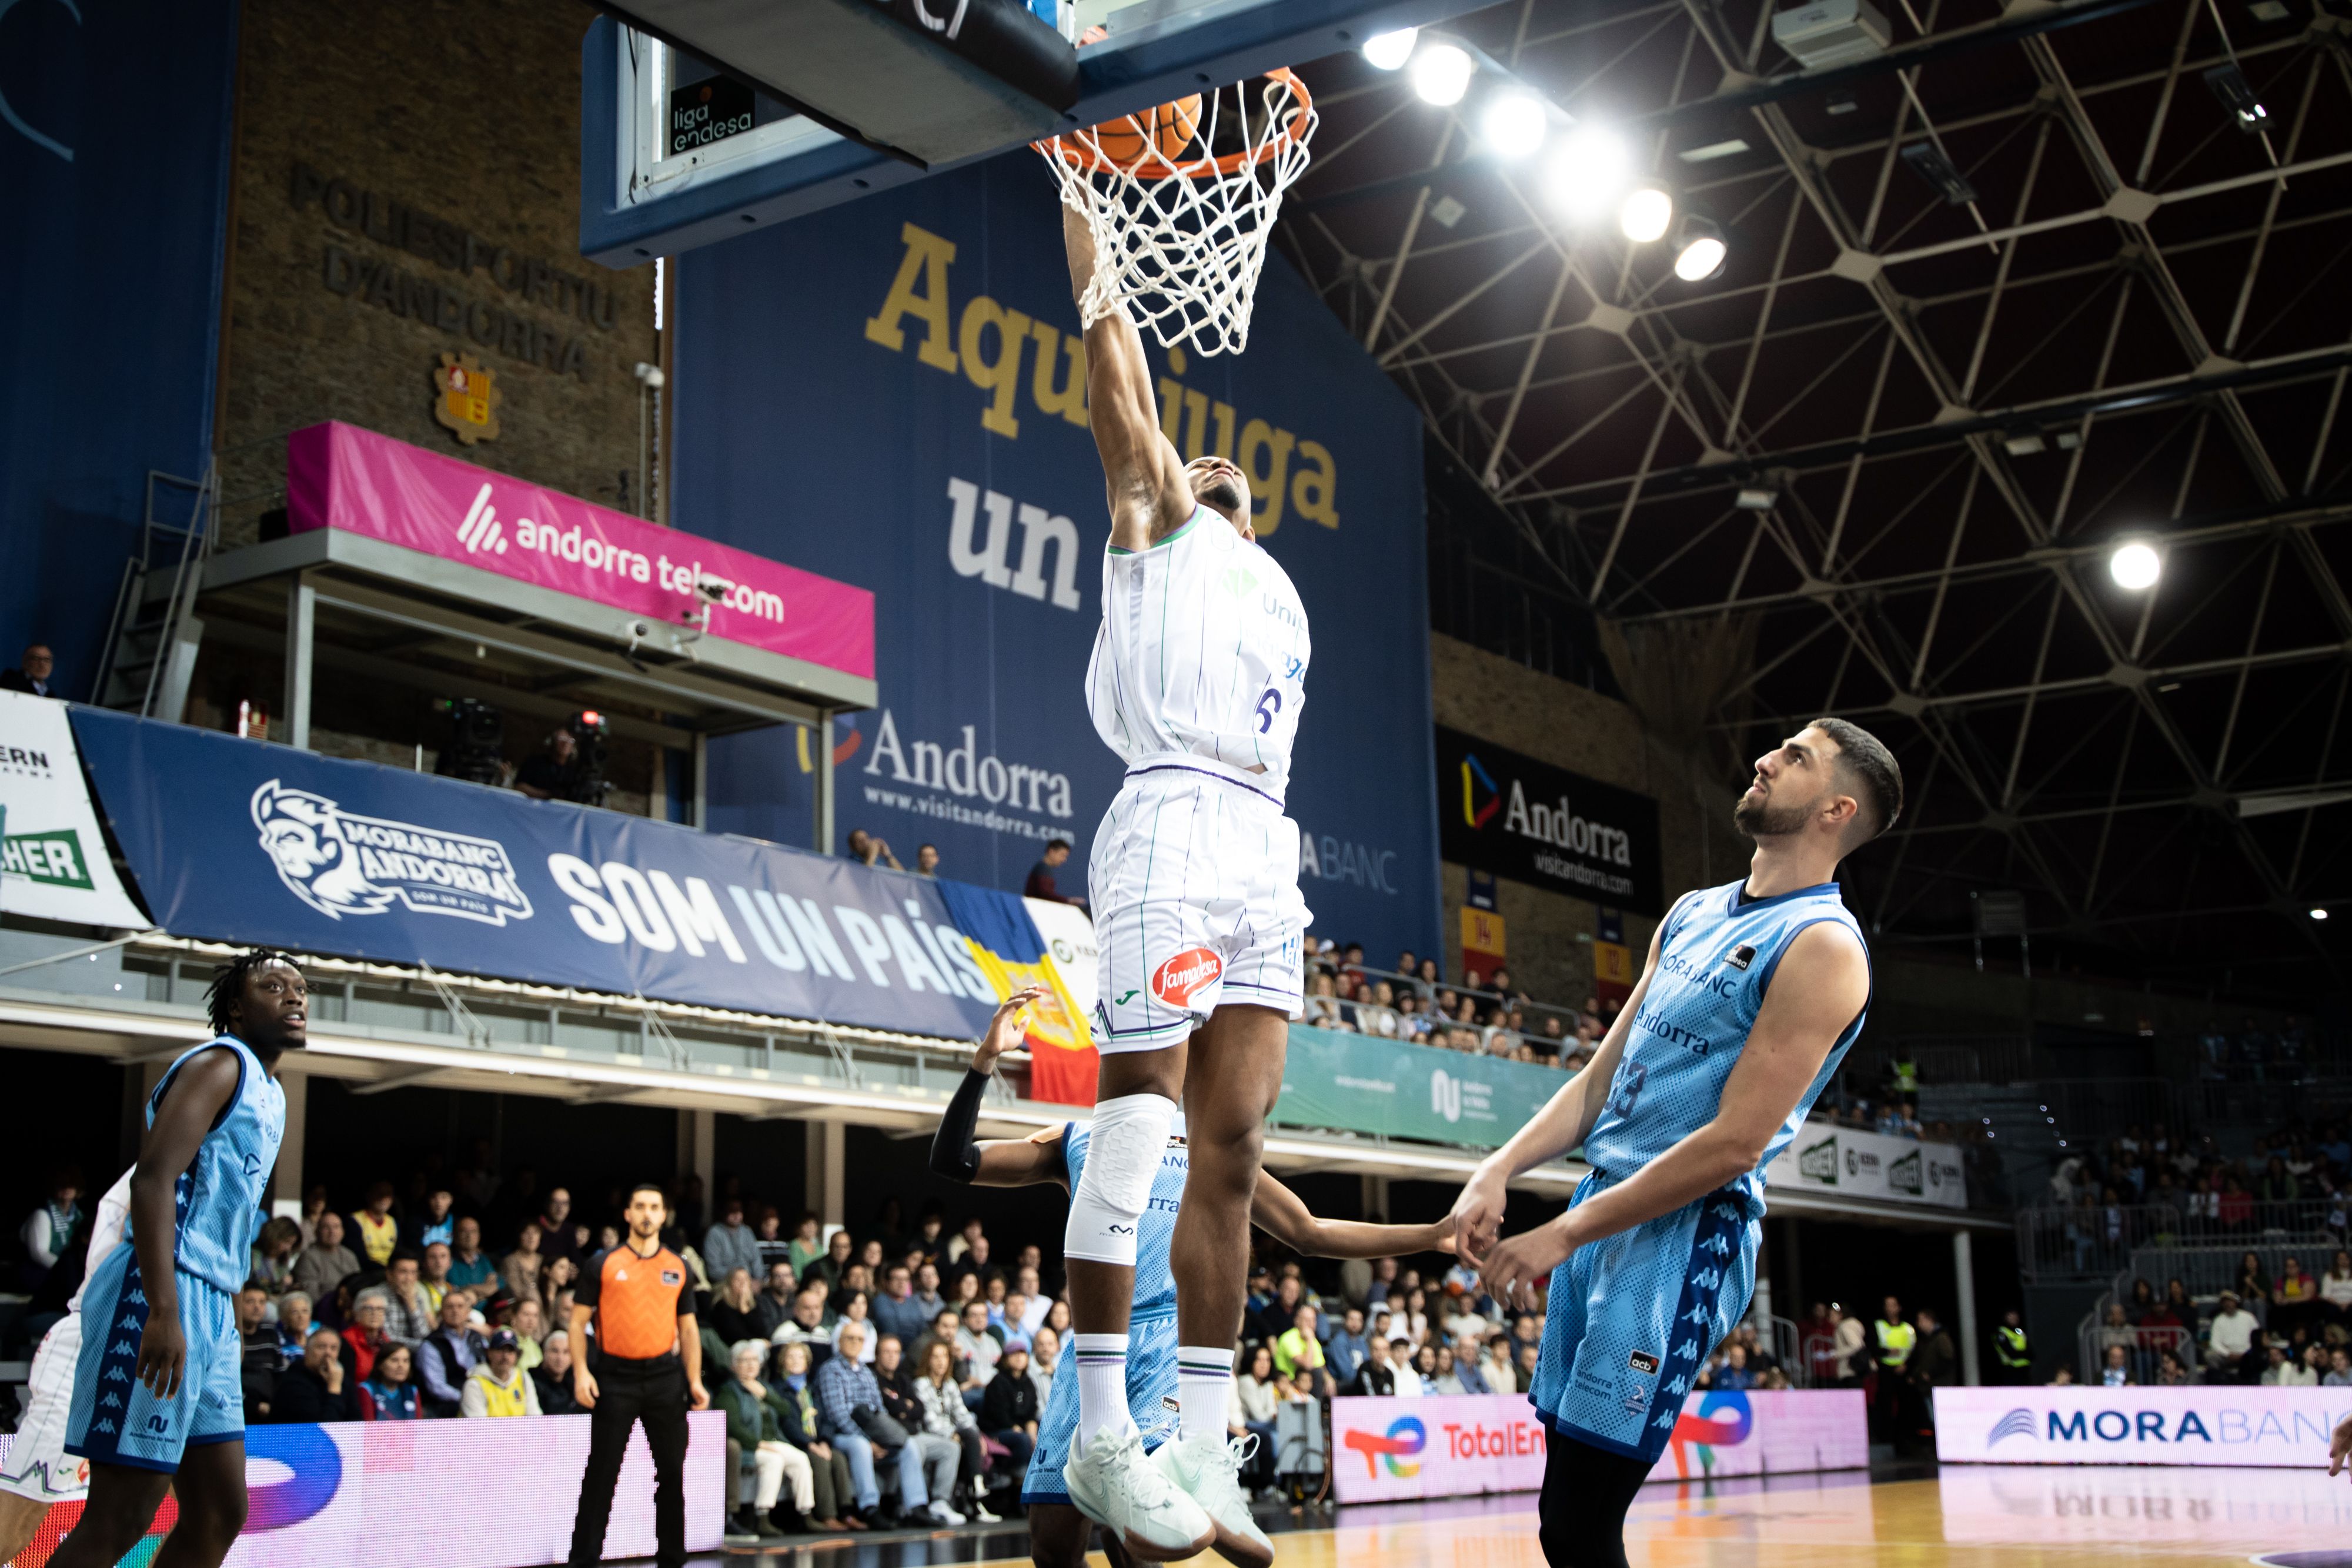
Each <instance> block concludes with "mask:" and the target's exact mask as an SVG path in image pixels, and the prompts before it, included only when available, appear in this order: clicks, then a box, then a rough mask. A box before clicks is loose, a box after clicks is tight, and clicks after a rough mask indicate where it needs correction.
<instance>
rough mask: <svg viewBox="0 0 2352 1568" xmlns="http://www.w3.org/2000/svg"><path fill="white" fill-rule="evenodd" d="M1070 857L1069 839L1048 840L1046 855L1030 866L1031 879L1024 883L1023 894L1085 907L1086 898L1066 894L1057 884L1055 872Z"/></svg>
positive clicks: (1051, 902) (1050, 902)
mask: <svg viewBox="0 0 2352 1568" xmlns="http://www.w3.org/2000/svg"><path fill="white" fill-rule="evenodd" d="M1069 858H1070V841H1069V840H1067V839H1048V840H1046V841H1045V856H1044V858H1043V859H1041V860H1039V861H1038V862H1037V863H1036V864H1035V865H1033V866H1031V867H1030V868H1029V880H1028V881H1027V882H1026V883H1023V884H1022V888H1021V896H1022V897H1024V898H1042V899H1044V900H1045V902H1047V903H1048V904H1076V905H1077V906H1078V907H1079V908H1080V909H1084V908H1085V907H1086V906H1087V901H1086V900H1085V899H1083V898H1077V897H1074V896H1072V895H1070V894H1066V893H1064V892H1062V891H1061V889H1060V888H1058V887H1057V886H1055V882H1054V873H1055V872H1057V871H1059V870H1061V869H1062V867H1063V865H1064V864H1065V863H1066V862H1068V860H1069Z"/></svg>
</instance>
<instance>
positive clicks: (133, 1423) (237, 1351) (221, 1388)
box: [65, 1241, 245, 1475]
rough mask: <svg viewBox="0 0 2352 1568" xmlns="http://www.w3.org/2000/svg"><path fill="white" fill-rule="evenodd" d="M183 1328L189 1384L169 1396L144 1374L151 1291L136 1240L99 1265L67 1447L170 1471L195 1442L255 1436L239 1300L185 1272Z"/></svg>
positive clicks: (96, 1459) (90, 1286)
mask: <svg viewBox="0 0 2352 1568" xmlns="http://www.w3.org/2000/svg"><path fill="white" fill-rule="evenodd" d="M177 1283H178V1287H179V1297H180V1332H181V1333H182V1334H183V1335H184V1336H185V1337H186V1339H187V1342H188V1360H187V1364H186V1366H185V1367H184V1369H183V1371H182V1374H181V1377H180V1386H179V1388H178V1389H177V1390H176V1391H175V1392H174V1393H173V1396H171V1397H170V1398H169V1399H159V1398H157V1397H156V1396H154V1395H153V1394H152V1393H151V1392H150V1391H149V1390H148V1388H147V1385H145V1384H143V1383H141V1382H140V1381H139V1340H140V1336H141V1334H142V1333H144V1332H145V1330H146V1327H147V1291H146V1290H145V1288H144V1285H143V1283H142V1281H141V1279H140V1277H139V1254H138V1251H137V1249H135V1248H133V1247H132V1246H131V1243H130V1242H128V1241H125V1242H123V1243H122V1244H121V1245H120V1246H118V1247H117V1248H115V1249H114V1250H113V1251H111V1252H110V1253H108V1254H107V1255H106V1257H105V1258H104V1259H103V1260H100V1262H99V1263H98V1265H97V1266H96V1267H95V1268H93V1269H92V1270H90V1272H89V1281H88V1282H87V1283H86V1284H85V1285H84V1286H83V1288H82V1297H81V1321H82V1333H81V1356H80V1358H79V1360H78V1361H77V1362H76V1363H75V1364H74V1387H73V1407H72V1414H71V1415H70V1416H68V1417H67V1421H66V1443H65V1448H66V1452H67V1453H68V1454H74V1455H78V1456H79V1457H80V1458H85V1459H88V1460H89V1461H90V1462H91V1463H93V1464H100V1465H129V1466H131V1467H132V1468H134V1469H142V1470H162V1471H163V1472H164V1473H165V1474H166V1475H169V1474H173V1473H174V1472H176V1471H177V1470H178V1469H179V1468H180V1457H181V1455H183V1454H184V1453H185V1452H186V1451H187V1450H188V1449H189V1448H201V1447H203V1446H204V1445H205V1444H207V1443H233V1442H237V1441H240V1440H242V1439H243V1438H244V1437H245V1390H244V1385H243V1384H242V1382H241V1381H240V1379H239V1376H238V1373H239V1371H240V1368H241V1363H242V1360H243V1348H244V1347H243V1346H242V1345H241V1344H240V1343H238V1340H237V1333H236V1301H235V1300H234V1299H233V1298H231V1297H230V1296H229V1295H228V1293H227V1292H226V1291H222V1290H220V1289H218V1288H217V1287H215V1286H214V1285H211V1284H209V1283H207V1282H205V1281H203V1280H199V1279H197V1278H195V1277H194V1275H191V1274H187V1273H182V1274H181V1275H180V1276H179V1279H178V1281H177Z"/></svg>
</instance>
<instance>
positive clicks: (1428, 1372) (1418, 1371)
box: [1397, 1341, 1437, 1395]
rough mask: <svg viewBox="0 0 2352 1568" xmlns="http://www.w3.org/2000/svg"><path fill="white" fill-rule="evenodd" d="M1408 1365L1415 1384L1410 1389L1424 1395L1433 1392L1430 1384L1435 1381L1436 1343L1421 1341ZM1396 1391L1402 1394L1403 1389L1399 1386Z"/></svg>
mask: <svg viewBox="0 0 2352 1568" xmlns="http://www.w3.org/2000/svg"><path fill="white" fill-rule="evenodd" d="M1408 1366H1409V1369H1410V1370H1411V1371H1412V1375H1413V1380H1414V1383H1415V1385H1416V1386H1415V1387H1414V1389H1413V1391H1412V1392H1413V1393H1414V1394H1415V1395H1424V1394H1431V1393H1433V1392H1435V1390H1434V1389H1433V1387H1432V1386H1431V1385H1433V1384H1434V1383H1435V1382H1436V1381H1437V1346H1436V1345H1434V1344H1433V1343H1429V1342H1427V1341H1423V1343H1422V1344H1421V1345H1420V1347H1419V1348H1417V1349H1416V1350H1414V1352H1413V1353H1412V1361H1411V1362H1410V1363H1409V1364H1408ZM1400 1381H1402V1379H1400ZM1397 1392H1398V1393H1399V1394H1402V1393H1404V1390H1403V1389H1402V1388H1399V1389H1398V1390H1397Z"/></svg>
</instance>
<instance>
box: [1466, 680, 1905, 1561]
mask: <svg viewBox="0 0 2352 1568" xmlns="http://www.w3.org/2000/svg"><path fill="white" fill-rule="evenodd" d="M1902 810H1903V775H1902V772H1901V770H1900V769H1899V768H1896V766H1895V758H1893V757H1892V756H1890V755H1889V754H1888V752H1887V750H1886V747H1884V746H1882V745H1880V744H1879V742H1878V741H1877V739H1876V738H1875V737H1873V736H1871V735H1870V734H1869V732H1867V731H1865V730H1863V729H1860V728H1858V727H1855V726H1853V725H1851V724H1848V723H1846V722H1845V721H1843V720H1842V719H1834V718H1817V719H1815V720H1814V721H1813V722H1812V723H1811V724H1810V725H1808V726H1806V727H1805V728H1804V729H1803V730H1801V731H1800V732H1799V733H1798V734H1797V735H1795V736H1793V737H1790V739H1789V740H1787V741H1786V742H1784V743H1782V744H1781V745H1780V747H1778V748H1776V749H1774V750H1772V751H1770V752H1768V753H1766V754H1765V755H1764V756H1763V757H1761V758H1758V759H1757V763H1756V778H1755V781H1754V782H1753V783H1752V784H1750V785H1749V786H1748V791H1747V793H1746V794H1744V795H1742V796H1741V797H1740V798H1739V802H1738V805H1737V806H1735V807H1734V808H1733V810H1732V821H1734V822H1735V823H1737V824H1738V827H1739V830H1740V831H1742V832H1744V833H1746V834H1748V836H1749V837H1750V838H1752V839H1754V840H1755V841H1756V855H1755V859H1754V861H1753V862H1751V863H1750V865H1749V867H1748V875H1747V877H1746V879H1745V880H1744V881H1741V882H1736V883H1728V884H1727V885H1725V886H1722V887H1714V888H1707V889H1705V890H1703V891H1701V892H1698V893H1692V894H1685V895H1684V896H1683V897H1682V898H1681V899H1679V900H1677V901H1676V902H1675V906H1674V908H1673V909H1671V910H1669V911H1668V912H1667V914H1666V917H1665V919H1664V921H1662V922H1660V923H1659V925H1658V930H1657V935H1656V936H1654V938H1653V939H1652V941H1651V943H1650V956H1649V962H1648V963H1647V965H1646V966H1645V967H1643V971H1642V978H1641V981H1640V983H1639V984H1637V985H1636V986H1635V987H1634V988H1633V996H1632V997H1631V998H1628V999H1627V1002H1626V1005H1625V1010H1624V1011H1623V1012H1622V1014H1621V1015H1619V1017H1618V1019H1617V1022H1616V1023H1615V1024H1613V1025H1612V1026H1611V1028H1610V1030H1609V1035H1608V1038H1607V1039H1606V1040H1603V1041H1602V1043H1601V1050H1600V1051H1598V1052H1597V1053H1595V1054H1594V1056H1593V1059H1592V1061H1591V1063H1590V1064H1589V1065H1588V1066H1586V1068H1585V1069H1584V1071H1581V1072H1580V1073H1578V1074H1577V1075H1576V1076H1575V1077H1574V1078H1571V1079H1570V1080H1569V1082H1568V1083H1567V1085H1566V1086H1565V1087H1563V1088H1562V1089H1561V1090H1560V1091H1559V1093H1557V1094H1555V1095H1553V1096H1552V1098H1551V1101H1550V1103H1549V1104H1547V1105H1546V1106H1545V1107H1544V1108H1543V1109H1542V1110H1541V1111H1539V1112H1538V1113H1537V1114H1536V1116H1535V1118H1534V1119H1533V1120H1532V1121H1530V1122H1528V1124H1527V1125H1526V1126H1524V1127H1522V1128H1521V1129H1519V1131H1518V1133H1517V1134H1516V1135H1515V1136H1514V1137H1513V1138H1512V1139H1511V1141H1510V1142H1509V1143H1507V1144H1506V1145H1503V1147H1501V1148H1500V1149H1497V1150H1496V1152H1495V1153H1494V1154H1493V1155H1489V1156H1488V1157H1487V1158H1486V1160H1485V1161H1484V1162H1483V1163H1482V1164H1481V1165H1480V1166H1479V1167H1478V1169H1477V1171H1476V1173H1475V1174H1474V1175H1473V1176H1471V1178H1470V1182H1469V1185H1467V1186H1465V1187H1464V1188H1463V1189H1462V1196H1461V1197H1460V1198H1459V1199H1457V1200H1456V1201H1455V1203H1454V1225H1455V1239H1456V1241H1457V1242H1458V1243H1459V1245H1460V1247H1461V1250H1462V1253H1463V1255H1464V1256H1465V1257H1466V1258H1471V1259H1473V1260H1477V1261H1478V1262H1479V1265H1480V1269H1481V1271H1482V1274H1483V1276H1484V1278H1485V1281H1486V1288H1487V1290H1488V1291H1489V1292H1491V1293H1492V1294H1493V1296H1494V1298H1495V1299H1496V1301H1500V1302H1503V1303H1504V1304H1505V1305H1506V1306H1507V1307H1511V1308H1515V1309H1517V1310H1521V1311H1525V1310H1527V1309H1528V1307H1529V1306H1531V1305H1532V1297H1533V1291H1534V1286H1535V1284H1536V1281H1538V1280H1541V1279H1542V1278H1544V1277H1545V1276H1546V1275H1549V1277H1550V1292H1549V1306H1548V1309H1547V1315H1546V1319H1545V1322H1544V1332H1543V1341H1542V1349H1541V1350H1540V1352H1539V1353H1538V1362H1537V1365H1536V1377H1535V1383H1534V1385H1533V1386H1531V1387H1530V1388H1529V1389H1528V1400H1529V1402H1530V1403H1532V1404H1533V1405H1534V1406H1535V1407H1536V1410H1537V1413H1538V1415H1540V1416H1542V1417H1543V1421H1544V1426H1545V1428H1546V1445H1547V1448H1548V1460H1547V1464H1546V1468H1545V1471H1544V1487H1543V1501H1542V1508H1541V1518H1542V1526H1541V1535H1542V1542H1543V1551H1544V1556H1545V1558H1546V1559H1547V1560H1549V1562H1550V1563H1551V1564H1552V1565H1553V1568H1625V1544H1624V1529H1625V1511H1626V1509H1627V1508H1628V1506H1630V1505H1631V1504H1632V1502H1633V1498H1634V1495H1635V1493H1636V1492H1638V1491H1639V1490H1640V1489H1641V1485H1642V1482H1643V1480H1644V1479H1647V1478H1648V1476H1649V1473H1650V1469H1651V1467H1652V1466H1654V1465H1655V1464H1656V1463H1657V1461H1658V1456H1659V1455H1660V1453H1662V1452H1663V1451H1664V1448H1665V1446H1666V1442H1667V1439H1668V1438H1669V1437H1671V1436H1672V1435H1673V1433H1674V1428H1675V1419H1676V1417H1677V1416H1678V1415H1679V1414H1680V1412H1681V1409H1682V1405H1683V1399H1684V1396H1686V1395H1687V1394H1688V1393H1689V1392H1690V1390H1691V1385H1692V1381H1693V1378H1694V1376H1695V1375H1696V1373H1697V1372H1698V1370H1699V1369H1700V1368H1701V1367H1702V1366H1704V1365H1705V1364H1706V1358H1707V1356H1708V1355H1709V1354H1712V1353H1713V1351H1714V1349H1715V1346H1716V1344H1717V1343H1719V1342H1720V1341H1721V1340H1722V1339H1723V1337H1724V1336H1725V1335H1726V1334H1727V1333H1730V1331H1731V1329H1732V1327H1733V1325H1735V1324H1736V1323H1738V1321H1739V1320H1740V1318H1742V1317H1743V1316H1745V1315H1746V1313H1747V1312H1748V1297H1749V1295H1750V1293H1751V1291H1753V1289H1754V1287H1755V1283H1756V1252H1757V1247H1758V1243H1759V1240H1760V1239H1761V1236H1762V1231H1763V1218H1764V1167H1765V1166H1766V1165H1768V1164H1769V1163H1770V1161H1771V1159H1772V1157H1773V1156H1774V1155H1777V1154H1779V1153H1780V1151H1781V1150H1782V1149H1784V1148H1786V1147H1787V1146H1788V1145H1789V1143H1790V1140H1791V1139H1792V1138H1794V1137H1795V1136H1796V1134H1797V1133H1798V1131H1799V1129H1800V1128H1801V1126H1802V1125H1803V1123H1804V1119H1805V1113H1806V1112H1808V1111H1810V1110H1811V1108H1812V1104H1813V1102H1814V1100H1815V1099H1816V1098H1818V1097H1819V1096H1820V1094H1821V1092H1822V1087H1823V1085H1825V1084H1826V1083H1827V1082H1829V1080H1830V1079H1831V1077H1832V1075H1833V1074H1835V1073H1836V1071H1837V1069H1838V1063H1839V1062H1840V1061H1843V1059H1844V1057H1845V1052H1846V1049H1847V1047H1849V1046H1851V1045H1852V1044H1853V1040H1854V1038H1855V1036H1857V1035H1859V1034H1860V1033H1861V1032H1862V1023H1863V1016H1864V1010H1865V1009H1867V1008H1868V1006H1869V1002H1870V956H1869V953H1868V951H1867V950H1866V949H1865V947H1864V945H1863V939H1862V928H1861V926H1860V925H1858V924H1856V922H1855V920H1854V918H1853V915H1850V914H1848V913H1847V912H1846V908H1845V905H1844V904H1843V903H1842V902H1841V901H1840V899H1839V897H1838V887H1837V883H1835V882H1833V881H1832V880H1831V879H1832V877H1834V876H1835V875H1836V874H1837V865H1838V862H1839V861H1840V860H1842V859H1843V858H1844V857H1845V856H1846V855H1848V854H1850V853H1852V852H1853V851H1855V850H1857V849H1859V848H1861V847H1862V846H1863V845H1864V843H1866V842H1868V841H1870V840H1871V839H1873V838H1875V837H1876V836H1877V835H1878V834H1880V833H1882V832H1884V831H1886V829H1887V828H1888V827H1890V826H1892V825H1893V824H1894V821H1895V817H1896V816H1897V815H1898V814H1899V813H1900V812H1901V811H1902ZM1578 1145H1583V1149H1584V1157H1585V1159H1586V1161H1587V1162H1588V1163H1589V1164H1590V1165H1591V1166H1592V1174H1591V1176H1587V1177H1586V1178H1585V1179H1584V1180H1583V1181H1582V1182H1581V1183H1580V1184H1579V1185H1578V1186H1577V1189H1576V1195H1575V1197H1573V1198H1571V1199H1570V1202H1569V1207H1568V1211H1567V1212H1566V1213H1565V1214H1563V1215H1561V1216H1560V1217H1559V1218H1557V1219H1555V1220H1552V1221H1550V1222H1549V1224H1546V1225H1542V1226H1538V1228H1535V1229H1533V1230H1529V1231H1525V1232H1523V1233H1521V1234H1520V1235H1517V1236H1514V1237H1512V1238H1511V1239H1509V1240H1507V1241H1503V1242H1500V1243H1497V1241H1496V1235H1497V1233H1498V1231H1499V1230H1500V1228H1501V1225H1502V1219H1503V1203H1504V1193H1505V1187H1506V1186H1507V1183H1508V1182H1509V1181H1510V1180H1511V1179H1512V1178H1513V1177H1514V1176H1518V1175H1519V1174H1520V1173H1521V1172H1523V1171H1526V1170H1528V1169H1530V1168H1532V1167H1533V1166H1538V1165H1540V1164H1542V1163H1543V1162H1544V1161H1546V1160H1550V1159H1557V1158H1559V1156H1560V1155H1565V1154H1567V1153H1568V1152H1569V1151H1570V1149H1573V1148H1575V1147H1577V1146H1578Z"/></svg>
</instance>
